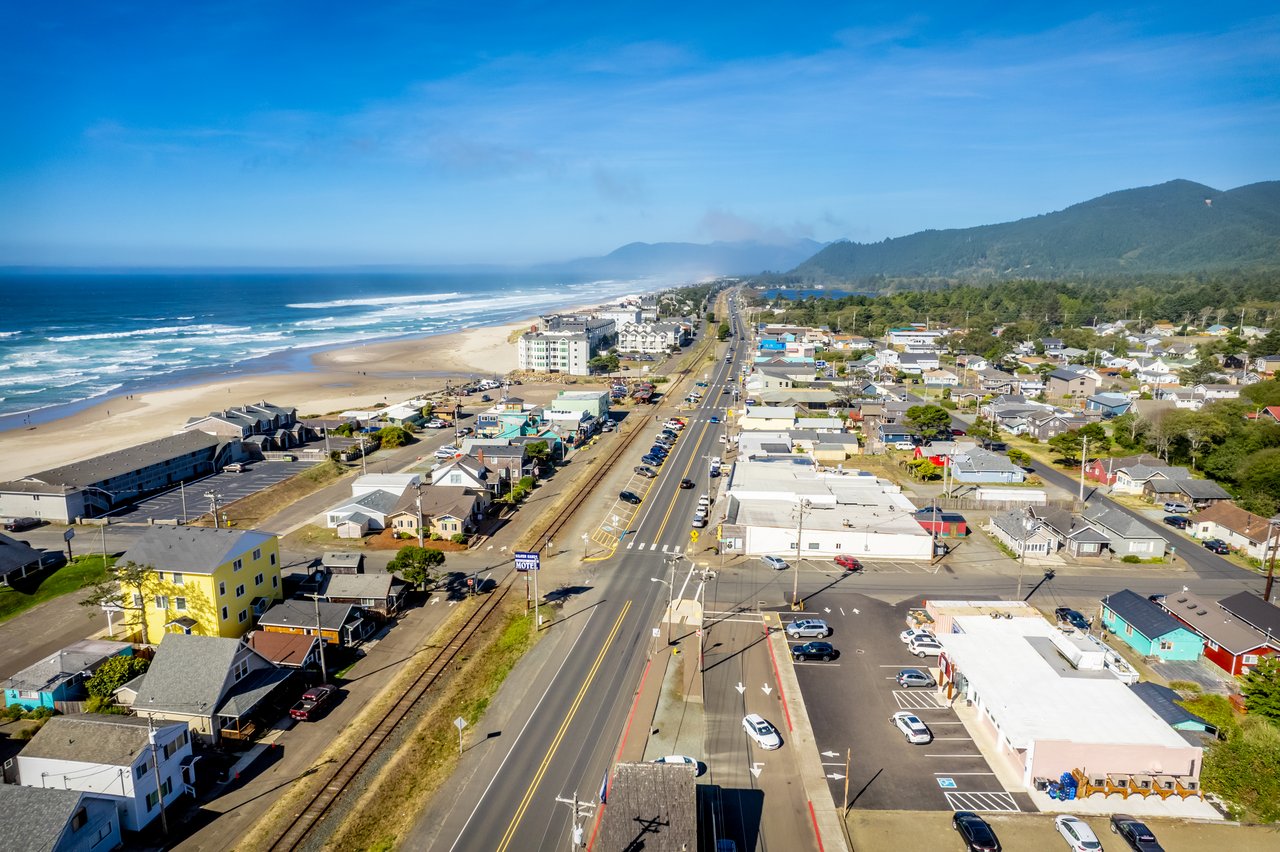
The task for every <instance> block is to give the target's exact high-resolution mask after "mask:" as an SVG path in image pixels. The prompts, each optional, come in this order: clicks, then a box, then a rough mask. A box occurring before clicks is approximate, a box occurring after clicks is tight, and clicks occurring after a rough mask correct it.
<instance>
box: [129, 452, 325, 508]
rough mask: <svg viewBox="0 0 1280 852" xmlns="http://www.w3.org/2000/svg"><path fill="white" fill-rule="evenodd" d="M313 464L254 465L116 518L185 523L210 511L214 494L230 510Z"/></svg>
mask: <svg viewBox="0 0 1280 852" xmlns="http://www.w3.org/2000/svg"><path fill="white" fill-rule="evenodd" d="M312 464H314V463H313V462H302V461H296V462H268V461H260V462H254V463H253V464H251V465H249V466H248V467H246V468H245V470H244V473H216V474H214V475H213V476H209V477H205V478H204V479H201V480H199V481H197V482H189V483H187V484H186V485H185V486H184V487H182V488H175V489H173V490H172V491H166V492H165V493H163V494H157V495H156V496H155V497H150V498H148V499H146V500H143V501H142V502H140V503H138V504H137V505H136V506H133V507H131V508H128V509H122V510H121V511H119V512H115V513H114V514H112V517H113V518H120V519H128V520H131V521H139V520H145V519H147V518H157V519H163V520H179V521H183V522H185V521H187V520H192V519H194V518H197V517H199V516H200V515H202V514H205V513H207V512H208V511H209V498H208V497H207V496H205V495H206V494H207V493H208V492H210V491H212V492H214V493H216V494H217V495H218V505H220V506H226V505H227V504H228V503H232V502H234V501H236V500H239V499H240V498H242V497H248V496H249V495H250V494H253V493H255V492H258V491H261V490H262V489H264V488H266V487H267V486H269V485H275V484H276V483H277V482H280V481H281V480H284V479H288V478H289V477H291V476H294V475H295V474H298V473H301V472H303V471H304V470H306V469H308V468H309V467H311V465H312ZM184 502H185V504H186V505H185V507H184V505H183V504H184Z"/></svg>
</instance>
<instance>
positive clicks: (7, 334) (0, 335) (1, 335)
mask: <svg viewBox="0 0 1280 852" xmlns="http://www.w3.org/2000/svg"><path fill="white" fill-rule="evenodd" d="M19 334H22V332H21V331H0V340H4V339H7V338H10V337H17V336H18V335H19Z"/></svg>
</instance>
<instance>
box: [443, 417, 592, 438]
mask: <svg viewBox="0 0 1280 852" xmlns="http://www.w3.org/2000/svg"><path fill="white" fill-rule="evenodd" d="M612 424H613V421H612V420H607V421H605V425H606V426H611V425H612ZM475 431H476V430H475V429H472V428H471V427H470V426H463V427H462V428H461V429H459V430H458V434H459V435H474V434H475Z"/></svg>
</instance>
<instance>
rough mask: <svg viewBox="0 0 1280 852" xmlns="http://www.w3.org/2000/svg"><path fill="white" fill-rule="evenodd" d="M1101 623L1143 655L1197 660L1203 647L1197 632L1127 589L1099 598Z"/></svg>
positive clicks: (1165, 658) (1166, 658) (1164, 658)
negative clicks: (1100, 601)
mask: <svg viewBox="0 0 1280 852" xmlns="http://www.w3.org/2000/svg"><path fill="white" fill-rule="evenodd" d="M1102 624H1103V626H1104V627H1106V628H1107V630H1109V631H1111V633H1113V634H1114V635H1115V636H1117V637H1118V638H1119V639H1120V640H1121V641H1122V642H1124V643H1125V644H1126V645H1128V646H1129V647H1131V648H1133V649H1134V650H1135V651H1137V652H1138V653H1139V654H1142V655H1143V656H1144V657H1158V658H1160V659H1161V660H1165V661H1169V660H1197V659H1199V658H1200V654H1201V652H1202V651H1203V650H1204V642H1203V641H1202V640H1201V638H1200V636H1199V635H1198V634H1197V633H1195V632H1194V631H1192V630H1190V629H1188V628H1187V626H1186V625H1185V624H1183V623H1181V622H1180V621H1178V620H1177V619H1176V618H1174V617H1173V616H1171V615H1169V613H1168V612H1166V611H1165V610H1164V608H1162V607H1161V606H1159V605H1158V604H1156V603H1154V602H1152V601H1151V600H1149V599H1147V598H1145V597H1143V596H1142V595H1140V594H1138V593H1137V592H1134V591H1131V590H1129V589H1125V590H1124V591H1122V592H1116V593H1114V594H1110V595H1107V596H1106V597H1104V598H1103V599H1102Z"/></svg>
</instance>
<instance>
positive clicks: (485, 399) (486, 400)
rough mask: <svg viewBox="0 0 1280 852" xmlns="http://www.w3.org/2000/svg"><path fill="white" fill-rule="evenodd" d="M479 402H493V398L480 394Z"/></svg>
mask: <svg viewBox="0 0 1280 852" xmlns="http://www.w3.org/2000/svg"><path fill="white" fill-rule="evenodd" d="M480 401H481V402H493V397H491V396H489V394H487V393H483V394H480Z"/></svg>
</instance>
